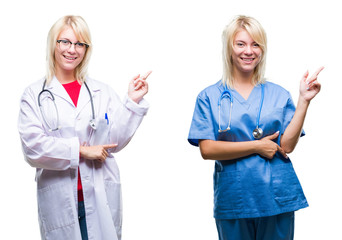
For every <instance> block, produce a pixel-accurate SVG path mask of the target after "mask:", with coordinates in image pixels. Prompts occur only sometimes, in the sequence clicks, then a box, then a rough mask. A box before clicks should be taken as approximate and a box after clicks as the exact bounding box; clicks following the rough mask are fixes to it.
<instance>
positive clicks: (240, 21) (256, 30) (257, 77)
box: [222, 15, 267, 87]
mask: <svg viewBox="0 0 342 240" xmlns="http://www.w3.org/2000/svg"><path fill="white" fill-rule="evenodd" d="M241 29H243V30H246V31H247V32H248V33H249V35H251V37H252V38H253V40H254V41H255V42H256V43H257V44H258V45H259V46H260V48H261V50H262V53H261V59H260V62H259V64H258V65H257V66H256V67H255V69H254V73H253V83H254V84H255V85H256V84H259V83H263V82H264V81H265V80H264V74H265V68H266V53H267V37H266V32H265V30H264V29H263V27H262V26H261V24H260V23H259V22H258V21H257V20H256V19H254V18H252V17H247V16H243V15H239V16H236V17H235V18H234V19H233V20H232V21H231V22H230V24H228V25H227V26H226V27H225V29H224V31H223V33H222V43H223V48H222V60H223V74H222V83H223V84H225V85H227V86H229V87H232V86H233V81H234V76H233V60H232V52H233V44H234V38H235V36H236V34H237V33H238V32H239V31H240V30H241Z"/></svg>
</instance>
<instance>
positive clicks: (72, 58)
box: [64, 56, 76, 60]
mask: <svg viewBox="0 0 342 240" xmlns="http://www.w3.org/2000/svg"><path fill="white" fill-rule="evenodd" d="M64 57H65V58H66V59H68V60H75V59H76V58H75V57H67V56H64Z"/></svg>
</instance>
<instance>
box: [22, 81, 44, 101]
mask: <svg viewBox="0 0 342 240" xmlns="http://www.w3.org/2000/svg"><path fill="white" fill-rule="evenodd" d="M44 82H45V78H41V79H39V80H38V81H35V82H34V83H31V84H30V85H28V86H27V87H26V88H25V89H24V92H23V95H22V96H23V97H24V96H27V95H38V94H39V92H41V91H42V90H43V85H44Z"/></svg>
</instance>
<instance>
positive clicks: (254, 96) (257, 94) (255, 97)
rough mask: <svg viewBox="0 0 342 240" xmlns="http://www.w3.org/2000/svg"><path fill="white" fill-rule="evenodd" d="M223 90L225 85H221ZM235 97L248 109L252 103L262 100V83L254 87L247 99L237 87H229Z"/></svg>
mask: <svg viewBox="0 0 342 240" xmlns="http://www.w3.org/2000/svg"><path fill="white" fill-rule="evenodd" d="M220 89H221V91H224V86H223V85H222V84H221V85H220ZM229 91H230V92H231V94H232V96H233V98H234V99H236V100H237V101H238V102H239V103H240V104H241V105H242V106H244V107H245V108H246V109H247V110H248V109H249V108H250V106H251V105H253V104H255V102H258V103H259V102H260V98H261V84H258V85H256V86H254V87H253V89H252V91H251V92H250V94H249V96H248V98H247V99H245V98H244V97H242V96H241V94H240V93H239V92H238V91H236V90H235V89H232V88H229Z"/></svg>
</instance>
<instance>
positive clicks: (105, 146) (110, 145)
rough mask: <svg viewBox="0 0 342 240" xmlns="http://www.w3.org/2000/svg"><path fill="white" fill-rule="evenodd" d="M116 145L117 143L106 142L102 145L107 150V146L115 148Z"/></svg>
mask: <svg viewBox="0 0 342 240" xmlns="http://www.w3.org/2000/svg"><path fill="white" fill-rule="evenodd" d="M117 146H118V145H117V144H106V145H103V148H104V149H106V150H107V149H109V148H115V147H117Z"/></svg>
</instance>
